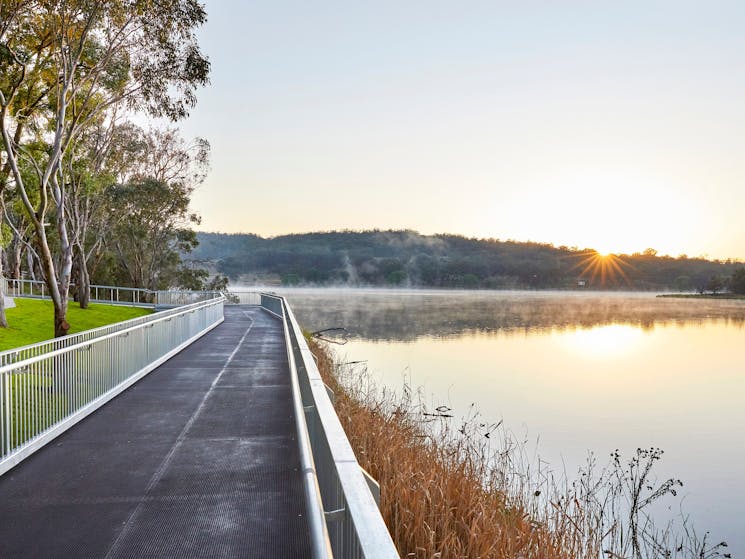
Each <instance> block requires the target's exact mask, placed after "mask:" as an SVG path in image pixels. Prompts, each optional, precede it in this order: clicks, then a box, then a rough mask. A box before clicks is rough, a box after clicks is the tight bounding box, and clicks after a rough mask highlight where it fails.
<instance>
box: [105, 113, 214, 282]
mask: <svg viewBox="0 0 745 559" xmlns="http://www.w3.org/2000/svg"><path fill="white" fill-rule="evenodd" d="M127 136H128V137H129V139H130V140H129V143H128V144H127V145H126V148H127V149H128V150H129V151H128V152H127V155H128V157H126V158H125V157H119V160H121V161H122V165H120V166H119V169H120V172H119V176H120V179H121V180H120V181H119V183H118V184H116V185H115V186H113V187H111V188H109V189H107V191H106V192H107V195H106V198H107V200H108V207H109V208H110V211H109V212H107V213H108V214H109V215H112V214H113V215H115V216H116V217H115V218H114V219H111V220H110V221H109V222H108V223H107V226H106V227H105V228H103V229H102V232H103V244H104V246H105V247H106V249H107V250H108V251H109V252H110V254H111V260H110V262H111V264H112V267H113V268H114V269H113V270H110V271H111V272H112V273H113V276H114V279H115V281H118V282H120V283H121V284H126V285H131V286H133V287H143V288H148V289H165V288H169V287H184V288H199V287H201V285H202V284H203V281H204V279H205V278H206V276H207V273H206V271H203V270H196V269H193V268H190V267H189V266H186V265H184V263H183V262H182V259H181V256H182V254H185V253H188V252H190V251H191V250H192V249H193V248H194V247H195V246H196V245H197V238H196V234H195V233H194V231H193V230H192V226H194V225H196V224H198V223H199V217H198V216H197V215H196V214H194V213H192V212H190V211H189V203H190V201H191V194H192V192H193V191H194V188H195V187H196V186H197V185H199V184H200V183H201V182H202V181H203V180H204V177H205V175H206V172H207V170H208V167H209V153H210V146H209V143H207V141H206V140H204V139H201V138H197V139H195V140H194V141H192V142H187V141H185V140H184V139H183V138H182V137H181V136H180V135H179V134H178V132H177V131H176V130H175V129H165V130H160V129H150V130H148V131H143V130H138V129H136V128H134V127H130V129H129V133H128V135H127ZM115 208H116V209H117V210H118V211H116V212H114V209H115Z"/></svg>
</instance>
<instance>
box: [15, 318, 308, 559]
mask: <svg viewBox="0 0 745 559" xmlns="http://www.w3.org/2000/svg"><path fill="white" fill-rule="evenodd" d="M294 433H295V424H294V416H293V412H292V400H291V389H290V379H289V372H288V366H287V355H286V352H285V348H284V338H283V336H282V329H281V324H280V322H279V321H278V320H275V319H274V318H272V317H270V316H269V315H268V314H267V313H265V312H264V311H262V310H260V309H258V308H256V307H240V306H235V307H226V309H225V322H224V323H223V324H222V325H220V326H218V327H217V328H216V329H214V330H213V331H212V332H210V333H209V334H207V335H206V336H204V337H202V338H201V339H199V340H198V341H197V342H195V343H194V344H192V345H191V346H190V347H188V348H187V349H185V350H184V351H182V352H181V353H179V354H178V355H176V356H175V357H173V358H172V359H171V360H169V361H168V362H166V363H165V364H163V365H162V366H161V367H159V368H158V369H156V370H155V371H153V372H152V373H150V374H149V375H148V376H146V377H145V378H144V379H142V380H140V381H139V382H138V383H136V384H135V385H134V386H132V387H131V388H130V389H129V390H127V391H125V392H124V393H122V394H121V395H119V396H118V397H117V398H115V399H114V400H112V401H111V402H109V403H108V404H106V405H105V406H104V407H102V408H101V409H99V410H98V411H96V412H95V413H93V414H92V415H90V416H89V417H87V418H86V419H84V420H83V421H82V422H80V423H79V424H78V425H76V426H75V427H73V428H72V429H70V430H69V431H67V432H66V433H65V434H64V435H62V436H60V437H58V438H57V439H55V440H54V441H52V442H51V443H50V444H49V445H47V446H46V447H45V448H43V449H41V450H39V451H38V452H37V453H36V454H34V455H33V456H31V457H30V458H28V459H26V460H25V461H24V462H23V463H21V464H20V465H19V466H17V467H16V468H14V469H13V470H11V471H9V472H8V473H6V474H5V475H4V476H2V477H0V557H1V558H3V559H5V558H9V557H24V558H36V557H64V558H78V557H111V558H114V557H190V558H191V557H193V558H199V559H202V558H209V557H306V556H309V546H310V543H309V537H308V532H307V525H306V522H305V516H304V512H305V511H304V501H303V491H302V482H301V478H300V476H299V473H298V468H299V459H298V450H297V443H296V440H295V435H294Z"/></svg>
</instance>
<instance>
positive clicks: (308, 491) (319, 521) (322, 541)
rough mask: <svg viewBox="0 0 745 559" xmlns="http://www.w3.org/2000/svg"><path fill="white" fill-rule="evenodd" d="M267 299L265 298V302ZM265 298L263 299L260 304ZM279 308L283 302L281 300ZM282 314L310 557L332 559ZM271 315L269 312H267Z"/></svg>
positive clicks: (294, 367) (297, 383) (284, 316)
mask: <svg viewBox="0 0 745 559" xmlns="http://www.w3.org/2000/svg"><path fill="white" fill-rule="evenodd" d="M268 297H270V296H267V298H268ZM263 299H264V295H262V300H263ZM279 302H280V306H282V307H283V306H284V305H282V301H281V300H280V301H279ZM281 310H282V316H281V318H282V327H283V330H284V337H285V346H286V349H287V361H288V363H289V366H290V373H291V374H290V379H291V384H292V406H293V408H294V412H295V427H296V430H297V434H298V447H299V449H300V469H301V471H302V474H303V489H304V492H305V510H306V513H307V517H308V527H309V528H310V533H311V553H312V556H313V558H314V559H325V558H331V557H333V551H332V549H331V540H330V539H329V533H328V529H327V527H326V515H325V511H324V509H323V500H322V499H321V489H320V487H319V486H318V474H317V473H316V466H315V463H314V461H313V448H312V447H311V442H310V434H309V433H308V425H307V424H306V423H305V409H304V407H303V401H302V397H301V395H300V384H299V381H298V374H297V366H296V364H295V355H294V352H293V351H292V346H291V344H290V331H289V328H288V326H287V322H288V321H287V316H286V314H285V312H284V309H281ZM270 312H271V311H270Z"/></svg>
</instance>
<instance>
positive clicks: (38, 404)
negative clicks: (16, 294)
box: [0, 296, 224, 474]
mask: <svg viewBox="0 0 745 559" xmlns="http://www.w3.org/2000/svg"><path fill="white" fill-rule="evenodd" d="M223 303H224V298H223V297H222V296H219V297H217V298H214V299H211V300H209V301H205V302H202V303H197V304H194V305H190V306H187V307H182V308H179V309H174V311H173V312H165V313H157V314H153V315H150V316H148V317H144V318H145V319H144V320H142V319H135V320H134V321H128V322H127V323H123V324H124V326H120V325H113V327H112V328H113V330H112V331H109V332H104V329H97V331H96V332H97V334H98V335H96V336H95V337H92V338H90V339H82V340H81V339H78V341H77V343H74V344H72V345H67V346H65V347H58V348H56V349H52V350H51V351H46V352H44V353H38V354H36V355H34V356H33V357H29V358H27V359H24V360H22V361H18V362H15V363H8V364H5V365H3V366H0V474H2V473H4V472H6V471H7V470H9V469H10V468H12V467H13V466H14V465H15V464H17V463H18V462H20V461H21V460H23V459H24V458H26V457H27V456H28V455H30V454H31V453H33V452H34V451H36V450H37V449H39V448H41V447H42V446H44V445H45V444H46V443H47V442H49V441H50V440H52V439H54V438H55V437H56V436H58V435H59V434H61V433H62V432H64V431H65V430H67V429H69V428H70V427H71V426H73V425H74V424H75V423H77V422H78V421H80V420H81V419H83V418H84V417H85V416H87V415H88V414H90V413H91V412H93V411H95V410H96V409H98V408H99V407H100V406H102V405H103V404H105V403H106V402H108V401H109V400H111V399H112V398H113V397H114V396H116V395H117V394H119V393H121V392H122V391H123V390H125V389H126V388H128V387H129V386H130V385H132V384H133V383H135V382H136V381H137V380H139V379H140V378H142V377H143V376H144V375H146V374H147V373H149V372H150V371H152V370H153V369H155V368H156V367H158V366H159V365H160V364H161V363H163V362H164V361H166V360H167V359H169V358H170V357H171V356H173V355H175V354H176V353H178V352H179V351H181V349H183V348H184V347H186V346H187V345H189V344H190V343H191V342H193V341H194V340H196V339H197V338H199V337H200V336H202V335H204V334H205V333H207V332H208V331H210V330H211V329H212V328H214V327H216V326H217V325H218V324H220V323H221V322H222V321H223V320H224V318H223ZM105 328H106V327H105ZM83 334H87V333H83ZM53 342H56V340H54V341H53ZM41 345H42V344H36V346H39V349H38V351H41ZM20 349H21V350H22V349H23V348H20ZM13 351H17V350H13ZM35 351H36V350H35ZM7 353H8V352H6V354H7Z"/></svg>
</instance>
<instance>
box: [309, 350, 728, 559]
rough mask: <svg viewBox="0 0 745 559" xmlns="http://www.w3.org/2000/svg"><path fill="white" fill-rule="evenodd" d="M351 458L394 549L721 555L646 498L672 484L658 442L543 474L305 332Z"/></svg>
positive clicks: (434, 554) (511, 446) (512, 447)
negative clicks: (372, 493)
mask: <svg viewBox="0 0 745 559" xmlns="http://www.w3.org/2000/svg"><path fill="white" fill-rule="evenodd" d="M309 344H310V346H311V349H312V351H313V353H314V355H315V356H316V359H317V362H318V366H319V370H320V372H321V375H322V376H323V378H324V381H325V382H326V384H327V385H329V387H330V388H331V389H332V390H333V391H334V393H335V395H336V401H335V407H336V411H337V413H338V415H339V418H340V420H341V422H342V425H343V426H344V429H345V431H346V433H347V435H348V437H349V440H350V442H351V444H352V447H353V448H354V450H355V453H356V455H357V459H358V461H359V462H360V465H361V466H362V467H363V468H365V469H366V470H367V471H368V472H369V473H370V474H371V475H372V476H373V477H374V478H375V479H376V480H378V482H379V483H380V486H381V512H382V514H383V517H384V519H385V522H386V524H387V526H388V528H389V530H390V532H391V535H392V536H393V540H394V542H395V544H396V546H397V548H398V550H399V553H400V554H401V556H402V557H412V558H417V559H430V558H441V559H448V558H495V559H502V558H504V559H508V558H509V559H516V558H525V559H543V558H546V559H549V558H551V559H553V558H557V559H564V558H566V559H591V558H592V559H597V558H599V557H606V558H609V559H618V558H623V559H626V558H629V559H642V558H648V557H649V558H651V557H670V558H681V559H682V558H691V559H693V558H695V559H714V558H717V557H729V555H728V554H727V553H725V551H724V549H725V548H726V544H724V542H721V543H716V544H713V545H712V544H711V543H710V542H708V536H707V535H704V536H703V537H699V535H698V534H697V533H696V532H695V531H694V530H693V529H692V527H691V526H690V525H689V523H688V522H687V520H686V519H684V521H683V526H682V531H681V533H677V532H675V531H674V530H673V529H672V528H671V526H670V525H669V524H665V525H664V526H662V527H657V526H656V525H655V524H654V522H653V518H652V516H651V515H650V514H648V512H647V510H648V509H649V507H650V505H651V504H652V503H653V502H655V501H657V500H658V499H661V498H663V497H665V496H668V495H671V494H673V495H674V494H675V493H676V487H678V484H679V483H680V482H679V481H678V480H674V479H669V480H664V481H662V482H661V483H660V482H656V481H655V480H654V477H653V475H652V468H653V465H654V464H655V462H657V461H658V460H659V459H660V458H661V455H662V453H661V451H659V450H658V449H649V450H643V449H639V450H638V451H637V453H636V455H635V456H632V457H631V458H630V459H628V460H624V459H623V458H622V457H621V455H620V454H619V453H618V452H616V453H614V454H613V455H612V458H611V461H610V463H609V465H608V466H607V467H603V468H598V467H597V465H596V463H595V461H594V460H589V461H588V466H587V468H586V469H584V470H583V471H582V472H580V474H579V475H578V477H577V479H576V480H574V481H571V482H570V481H568V480H567V479H566V478H564V477H562V478H560V479H554V478H553V477H552V476H551V475H550V474H548V473H546V472H545V471H542V470H541V468H540V466H539V467H537V468H536V466H535V464H534V463H532V462H531V461H530V460H528V459H526V454H525V452H524V449H523V447H521V445H520V444H519V443H517V442H515V440H514V439H513V438H511V437H509V436H508V435H507V434H505V432H504V431H503V430H502V429H501V427H500V425H488V424H485V423H483V422H480V421H479V417H478V414H476V413H474V414H473V415H472V416H471V417H470V418H466V419H465V420H463V421H457V420H456V419H455V418H453V417H451V416H450V415H449V414H448V411H449V410H447V409H445V408H438V409H434V410H429V409H427V408H426V406H424V405H423V404H422V402H421V401H420V400H419V399H418V398H417V397H416V394H413V393H412V392H411V391H410V390H409V389H408V388H405V389H404V391H403V392H402V393H400V394H396V393H392V392H389V391H386V390H381V389H378V388H377V387H375V386H373V385H371V384H370V381H369V377H367V376H366V375H365V374H354V373H353V369H351V368H349V367H342V366H339V365H338V364H336V363H335V362H334V359H333V356H332V354H331V353H330V352H329V351H328V349H327V348H326V347H325V346H322V345H320V344H319V343H318V342H316V341H315V340H313V339H311V340H309Z"/></svg>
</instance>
